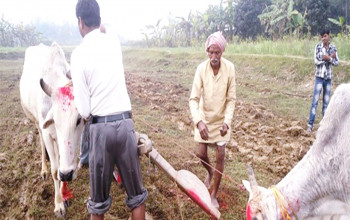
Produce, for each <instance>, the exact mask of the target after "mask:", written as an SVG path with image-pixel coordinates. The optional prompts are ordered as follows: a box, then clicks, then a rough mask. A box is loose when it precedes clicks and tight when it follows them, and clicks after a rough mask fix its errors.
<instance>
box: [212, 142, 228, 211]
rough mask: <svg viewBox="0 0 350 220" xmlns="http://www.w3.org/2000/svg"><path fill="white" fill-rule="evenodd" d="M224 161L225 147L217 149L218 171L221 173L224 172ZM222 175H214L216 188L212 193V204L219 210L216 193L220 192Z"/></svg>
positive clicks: (214, 187) (217, 173) (216, 173)
mask: <svg viewBox="0 0 350 220" xmlns="http://www.w3.org/2000/svg"><path fill="white" fill-rule="evenodd" d="M224 160H225V146H217V147H216V169H217V170H218V171H220V172H221V173H222V172H223V171H224ZM221 173H219V172H217V171H215V173H214V186H213V191H212V192H211V202H212V204H213V205H214V206H215V207H216V208H219V202H218V200H217V198H216V193H217V192H218V189H219V185H220V182H221V177H222V175H221Z"/></svg>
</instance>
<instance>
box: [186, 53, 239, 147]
mask: <svg viewBox="0 0 350 220" xmlns="http://www.w3.org/2000/svg"><path fill="white" fill-rule="evenodd" d="M220 62H221V63H220V69H219V72H218V74H217V75H216V76H215V75H214V71H213V69H212V67H211V66H210V60H209V59H208V60H206V61H204V62H203V63H201V64H199V66H198V67H197V71H196V74H195V76H194V80H193V86H192V91H191V96H190V100H189V106H190V110H191V115H192V120H193V122H194V130H195V131H194V140H195V141H197V142H200V143H216V142H219V141H229V140H230V134H231V121H232V118H233V113H234V109H235V103H236V80H235V67H234V65H233V63H231V62H230V61H228V60H226V59H225V58H223V57H221V60H220ZM200 121H203V122H204V123H205V124H206V125H207V127H208V130H209V139H208V140H206V141H205V140H203V139H202V138H201V136H200V133H199V130H198V128H197V124H198V122H200ZM224 122H225V123H226V124H227V125H228V127H229V130H228V132H227V134H226V135H225V136H223V137H222V136H221V135H220V128H221V126H222V124H223V123H224Z"/></svg>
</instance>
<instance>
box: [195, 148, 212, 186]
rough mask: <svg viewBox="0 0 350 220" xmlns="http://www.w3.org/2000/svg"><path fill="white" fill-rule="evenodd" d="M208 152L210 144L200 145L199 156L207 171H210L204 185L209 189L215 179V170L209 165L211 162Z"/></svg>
mask: <svg viewBox="0 0 350 220" xmlns="http://www.w3.org/2000/svg"><path fill="white" fill-rule="evenodd" d="M207 150H208V144H206V143H199V155H198V156H199V158H200V159H201V163H202V164H203V166H204V167H205V169H206V170H207V171H208V176H207V178H206V179H205V181H204V184H205V186H206V187H207V188H208V189H209V187H210V182H211V179H212V178H213V173H214V169H213V168H211V167H210V166H209V165H208V164H210V161H209V157H208V151H207ZM203 161H204V162H203Z"/></svg>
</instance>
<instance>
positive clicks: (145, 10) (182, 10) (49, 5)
mask: <svg viewBox="0 0 350 220" xmlns="http://www.w3.org/2000/svg"><path fill="white" fill-rule="evenodd" d="M97 2H98V3H99V5H100V10H101V19H102V23H103V24H106V26H107V32H110V33H117V34H119V35H120V36H123V37H125V38H128V39H140V38H142V35H141V32H140V29H143V28H144V27H145V26H146V25H155V24H156V22H157V21H158V19H160V18H163V19H164V20H167V17H168V15H169V14H170V13H171V15H172V16H173V17H175V16H182V17H185V18H186V19H187V16H188V14H189V12H190V10H193V11H196V10H197V11H200V12H204V11H205V10H206V9H207V8H208V5H209V4H212V5H217V4H219V3H220V0H97ZM76 3H77V0H0V16H2V15H3V16H4V18H5V19H6V20H10V21H11V22H14V23H19V22H23V23H25V24H30V22H31V21H33V20H35V18H41V19H44V20H47V21H55V22H56V23H63V22H64V21H69V22H72V23H77V19H76V17H75V5H76Z"/></svg>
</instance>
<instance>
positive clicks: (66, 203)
mask: <svg viewBox="0 0 350 220" xmlns="http://www.w3.org/2000/svg"><path fill="white" fill-rule="evenodd" d="M69 206H70V202H69V200H68V199H67V200H65V201H64V207H65V208H68V207H69Z"/></svg>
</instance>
